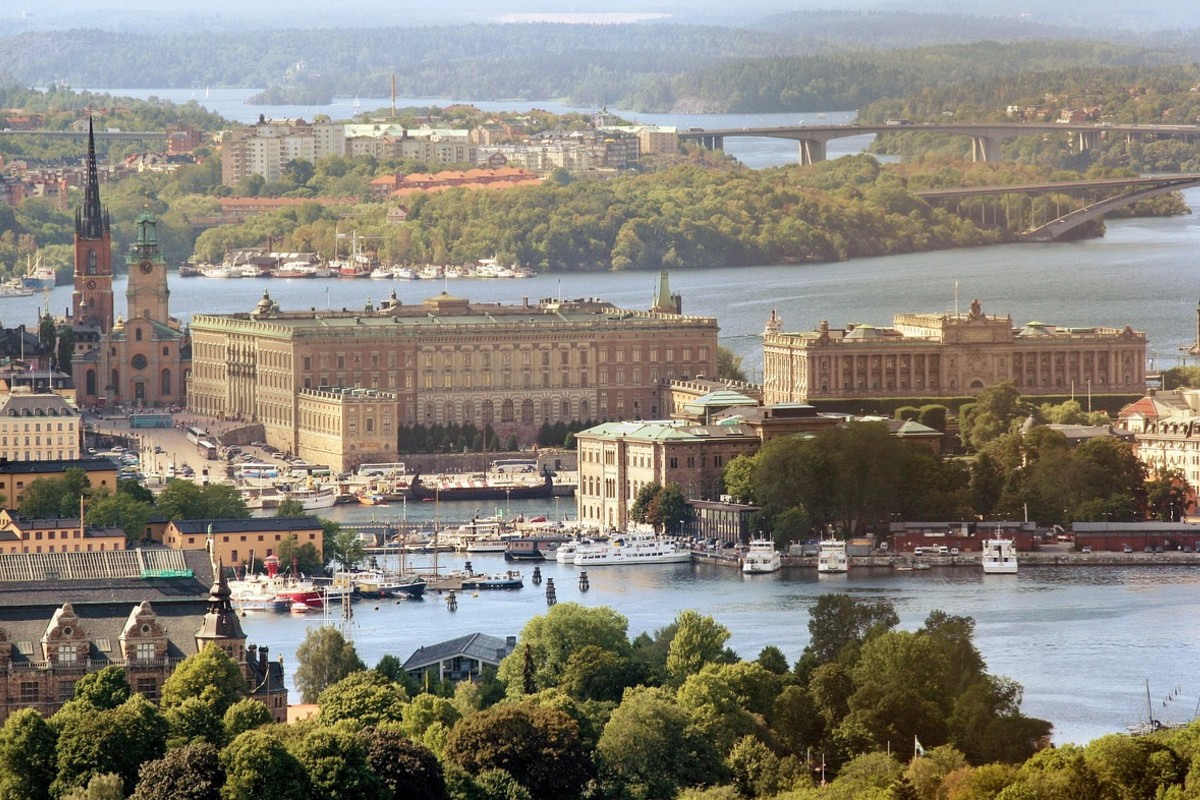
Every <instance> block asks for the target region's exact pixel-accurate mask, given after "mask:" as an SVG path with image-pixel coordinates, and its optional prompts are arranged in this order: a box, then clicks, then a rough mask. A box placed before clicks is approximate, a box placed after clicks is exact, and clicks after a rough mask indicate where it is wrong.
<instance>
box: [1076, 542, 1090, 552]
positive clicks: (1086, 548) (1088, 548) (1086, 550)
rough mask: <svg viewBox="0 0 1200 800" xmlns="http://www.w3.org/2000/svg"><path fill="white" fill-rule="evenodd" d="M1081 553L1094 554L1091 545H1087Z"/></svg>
mask: <svg viewBox="0 0 1200 800" xmlns="http://www.w3.org/2000/svg"><path fill="white" fill-rule="evenodd" d="M1079 552H1081V553H1090V552H1092V546H1091V545H1090V544H1085V545H1084V546H1083V547H1081V548H1079Z"/></svg>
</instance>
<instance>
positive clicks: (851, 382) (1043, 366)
mask: <svg viewBox="0 0 1200 800" xmlns="http://www.w3.org/2000/svg"><path fill="white" fill-rule="evenodd" d="M1145 364H1146V335H1145V334H1144V333H1142V332H1139V331H1134V330H1133V329H1132V328H1130V327H1128V326H1126V327H1124V328H1105V327H1090V328H1066V327H1059V326H1057V325H1051V324H1045V323H1041V322H1029V323H1027V324H1025V325H1023V326H1014V325H1013V321H1012V317H1011V316H989V315H987V314H985V313H984V312H983V310H982V307H981V305H980V303H979V301H978V300H975V301H974V302H972V303H971V309H970V311H969V312H967V313H965V314H963V313H958V312H953V313H951V312H944V313H932V314H897V315H896V316H895V318H894V320H893V324H892V327H890V328H876V327H874V326H872V325H853V326H847V327H846V328H841V329H835V328H831V327H830V326H829V323H828V322H825V321H822V322H821V324H820V325H819V326H818V328H817V329H816V330H815V331H803V332H795V333H793V332H787V331H784V329H783V323H782V320H781V319H780V318H779V317H778V316H777V315H776V314H775V312H772V314H771V319H770V320H769V321H768V323H767V326H766V329H765V331H764V332H763V402H764V403H765V404H767V405H772V404H775V403H807V402H809V401H811V400H827V399H847V398H853V399H858V398H889V397H961V396H965V395H975V394H978V393H979V392H980V390H982V389H984V388H985V387H987V386H990V385H992V384H995V383H999V382H1001V381H1012V382H1013V383H1014V384H1016V387H1017V389H1019V390H1020V392H1021V394H1023V395H1032V396H1037V395H1062V394H1067V393H1071V392H1075V393H1079V394H1082V393H1085V392H1093V393H1097V394H1124V393H1132V394H1139V393H1141V392H1143V391H1144V390H1145V385H1146V369H1145Z"/></svg>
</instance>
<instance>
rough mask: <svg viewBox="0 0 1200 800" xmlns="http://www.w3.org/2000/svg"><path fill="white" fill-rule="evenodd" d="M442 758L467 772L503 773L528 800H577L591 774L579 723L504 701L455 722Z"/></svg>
mask: <svg viewBox="0 0 1200 800" xmlns="http://www.w3.org/2000/svg"><path fill="white" fill-rule="evenodd" d="M445 758H446V760H447V761H449V762H451V763H454V764H457V765H459V766H460V767H462V768H463V769H465V770H467V771H468V772H471V773H475V774H478V773H480V772H482V771H484V770H487V769H503V770H504V771H506V772H508V773H509V774H510V775H512V777H513V778H514V779H515V780H516V781H517V783H519V784H521V785H522V786H524V787H525V788H526V789H528V790H529V793H530V794H531V795H533V796H534V797H561V798H571V797H578V796H579V794H580V793H581V792H582V791H583V788H584V786H585V785H586V784H587V782H588V780H589V779H590V778H591V776H592V767H591V759H590V758H589V757H588V753H587V752H586V750H585V749H584V747H583V741H582V739H581V738H580V735H579V725H578V723H576V721H575V720H574V719H572V718H571V717H570V716H568V715H567V714H566V713H564V712H562V711H559V710H558V709H555V708H549V707H546V706H535V705H530V704H527V703H520V704H518V703H506V704H502V705H498V706H493V707H492V708H488V709H484V710H483V711H480V712H478V713H476V714H472V715H471V716H469V717H465V718H464V719H463V720H461V721H460V722H459V723H458V724H457V725H456V726H455V727H454V729H453V730H452V731H451V732H450V738H449V739H448V740H447V741H446V753H445Z"/></svg>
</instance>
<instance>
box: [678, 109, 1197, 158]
mask: <svg viewBox="0 0 1200 800" xmlns="http://www.w3.org/2000/svg"><path fill="white" fill-rule="evenodd" d="M916 131H931V132H935V133H944V134H949V135H951V136H969V137H970V138H971V158H972V159H973V160H975V161H985V162H995V161H999V160H1000V143H1001V142H1002V141H1004V140H1005V139H1015V138H1016V137H1018V136H1032V135H1037V134H1045V133H1056V134H1068V135H1069V136H1070V137H1071V140H1072V143H1073V145H1074V146H1075V147H1076V148H1077V149H1078V150H1080V151H1083V150H1090V149H1092V148H1094V147H1096V145H1097V144H1098V143H1099V142H1100V140H1101V138H1102V137H1103V138H1107V137H1110V136H1123V137H1125V138H1126V140H1134V139H1157V138H1182V139H1185V140H1188V141H1195V140H1197V139H1200V125H1110V124H1108V123H1091V122H1089V123H1058V122H1010V123H1005V122H921V123H913V122H910V121H909V120H888V121H887V122H884V123H881V124H862V125H860V124H857V123H852V124H850V125H796V126H792V127H778V128H713V129H702V128H690V129H689V130H687V131H682V132H680V134H679V138H680V140H681V141H694V142H698V143H699V144H700V146H702V147H704V148H705V149H707V150H724V149H725V139H727V138H730V137H736V136H757V137H766V138H769V139H793V140H795V141H796V142H798V143H799V148H800V163H801V164H815V163H816V162H818V161H824V160H825V158H826V147H827V145H828V144H829V142H830V141H831V140H833V139H842V138H845V137H848V136H863V135H865V134H880V133H909V132H916Z"/></svg>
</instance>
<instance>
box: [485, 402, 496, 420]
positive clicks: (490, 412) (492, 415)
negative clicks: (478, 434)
mask: <svg viewBox="0 0 1200 800" xmlns="http://www.w3.org/2000/svg"><path fill="white" fill-rule="evenodd" d="M495 420H496V410H495V406H493V405H492V401H491V400H484V401H483V424H484V425H491V424H492V423H493V422H494V421H495Z"/></svg>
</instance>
